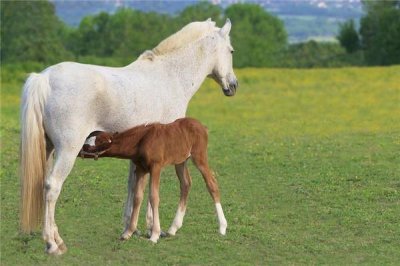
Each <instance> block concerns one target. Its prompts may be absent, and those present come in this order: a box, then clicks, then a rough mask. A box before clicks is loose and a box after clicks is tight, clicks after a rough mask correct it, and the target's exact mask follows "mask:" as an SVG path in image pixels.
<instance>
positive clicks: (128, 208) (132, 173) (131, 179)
mask: <svg viewBox="0 0 400 266" xmlns="http://www.w3.org/2000/svg"><path fill="white" fill-rule="evenodd" d="M135 183H136V166H135V164H134V163H133V162H132V161H131V162H130V164H129V176H128V196H127V197H126V203H125V211H124V223H125V231H126V230H127V229H128V227H129V224H130V221H131V215H132V208H133V206H132V204H133V196H134V195H133V189H134V185H135Z"/></svg>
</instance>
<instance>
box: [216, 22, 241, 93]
mask: <svg viewBox="0 0 400 266" xmlns="http://www.w3.org/2000/svg"><path fill="white" fill-rule="evenodd" d="M231 26H232V25H231V21H230V20H229V19H227V20H226V22H225V25H224V26H223V27H222V28H221V29H220V30H219V31H218V32H217V34H216V39H217V49H216V56H215V60H216V61H215V65H214V68H213V70H212V73H211V75H210V77H211V78H213V79H214V80H215V81H216V82H217V83H218V84H219V85H220V86H221V87H222V91H223V92H224V94H225V95H226V96H233V95H235V93H236V89H237V88H238V86H239V83H238V81H237V79H236V76H235V73H234V72H233V66H232V54H233V51H234V50H233V47H232V45H231V41H230V38H229V32H230V30H231Z"/></svg>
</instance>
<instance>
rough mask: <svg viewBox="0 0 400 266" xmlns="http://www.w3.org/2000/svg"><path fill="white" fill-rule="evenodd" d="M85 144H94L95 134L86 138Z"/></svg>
mask: <svg viewBox="0 0 400 266" xmlns="http://www.w3.org/2000/svg"><path fill="white" fill-rule="evenodd" d="M85 144H88V145H90V146H96V136H93V137H90V138H87V139H86V141H85Z"/></svg>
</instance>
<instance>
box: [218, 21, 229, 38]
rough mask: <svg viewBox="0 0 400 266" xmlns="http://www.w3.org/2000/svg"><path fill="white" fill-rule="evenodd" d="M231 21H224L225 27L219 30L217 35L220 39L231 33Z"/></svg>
mask: <svg viewBox="0 0 400 266" xmlns="http://www.w3.org/2000/svg"><path fill="white" fill-rule="evenodd" d="M231 27H232V24H231V20H230V19H229V18H227V19H226V22H225V25H224V26H223V27H222V28H221V29H220V30H219V33H220V34H221V36H222V37H225V36H228V35H229V32H230V31H231Z"/></svg>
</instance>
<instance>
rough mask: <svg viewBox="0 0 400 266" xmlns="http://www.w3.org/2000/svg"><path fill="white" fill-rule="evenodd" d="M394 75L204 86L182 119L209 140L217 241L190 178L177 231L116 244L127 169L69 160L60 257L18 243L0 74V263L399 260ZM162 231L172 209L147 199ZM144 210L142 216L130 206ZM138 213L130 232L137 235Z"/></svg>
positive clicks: (167, 197)
mask: <svg viewBox="0 0 400 266" xmlns="http://www.w3.org/2000/svg"><path fill="white" fill-rule="evenodd" d="M399 73H400V67H399V66H396V67H374V68H342V69H309V70H294V69H293V70H288V69H238V70H236V75H237V77H238V80H239V83H240V87H239V90H238V92H237V94H236V96H234V97H231V98H228V97H225V96H223V94H222V91H221V89H220V88H219V87H218V85H216V84H215V83H214V82H213V81H211V80H207V81H206V82H205V83H204V85H203V86H202V88H201V89H200V91H199V92H198V93H197V94H196V95H195V97H194V98H193V100H192V102H191V103H190V106H189V110H188V115H189V116H191V117H194V118H197V119H199V120H200V121H202V123H203V124H205V125H207V127H208V128H209V135H210V137H209V160H210V165H211V167H212V168H213V170H214V172H215V174H216V176H217V179H218V182H219V186H220V191H221V197H222V206H223V208H224V211H225V215H226V218H227V221H228V230H227V235H226V236H224V237H223V236H220V235H219V233H218V224H217V220H216V215H215V211H214V206H213V203H212V200H211V197H210V196H209V194H208V192H207V190H206V187H205V184H204V182H203V180H202V177H201V175H200V174H199V173H198V172H197V170H196V169H195V168H194V167H193V165H190V171H191V175H192V177H193V185H192V190H191V192H190V195H189V204H188V210H187V213H186V216H185V219H184V223H183V227H182V228H181V229H180V231H178V233H177V235H176V236H175V237H167V238H163V239H161V240H160V241H159V243H158V244H156V245H154V244H152V243H151V242H150V241H148V239H147V238H146V237H145V236H144V235H143V236H140V237H132V238H131V239H130V240H128V241H125V242H121V241H120V240H118V238H119V236H120V234H121V233H122V229H123V224H122V210H123V206H124V201H125V197H126V180H127V174H128V162H127V161H122V160H117V159H100V160H98V161H94V160H90V159H85V160H82V159H77V162H76V164H75V167H74V169H73V171H72V173H71V174H70V176H69V177H68V179H67V180H66V182H65V184H64V187H63V191H62V193H61V196H60V198H59V201H58V203H57V208H56V222H57V224H58V227H59V231H60V234H61V236H62V237H63V239H64V241H65V243H66V245H67V247H68V252H67V253H66V254H65V255H63V256H59V257H53V256H48V255H46V254H45V253H44V242H43V241H42V238H41V233H40V232H37V233H34V234H32V235H24V234H21V233H20V232H19V230H18V215H19V214H18V210H19V177H18V174H17V173H18V149H19V104H20V92H21V87H22V84H23V81H24V79H25V77H26V73H25V72H24V71H22V70H19V69H18V68H17V67H7V66H4V67H2V73H1V74H2V81H1V124H0V126H1V225H0V226H1V241H0V242H1V244H0V245H1V265H125V264H133V265H269V264H272V265H274V264H278V265H310V264H311V265H313V264H330V265H353V264H369V265H395V264H398V262H399V261H400V248H399V247H400V226H399V220H400V75H399ZM160 197H161V203H160V216H161V217H160V219H161V226H162V228H163V229H164V230H167V229H168V227H169V225H170V223H171V222H172V220H173V218H174V215H175V211H176V207H177V204H178V199H179V182H178V180H177V178H176V177H175V174H174V170H173V168H172V167H168V168H166V169H165V170H164V172H163V173H162V177H161V191H160ZM144 206H145V205H144ZM144 206H142V212H141V214H140V220H139V229H140V230H141V231H142V232H144V231H145V217H144V214H145V213H144V209H145V208H143V207H144Z"/></svg>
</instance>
